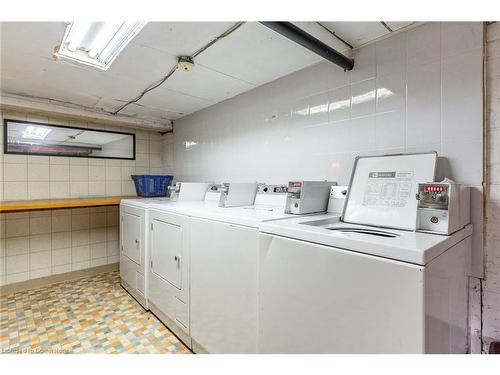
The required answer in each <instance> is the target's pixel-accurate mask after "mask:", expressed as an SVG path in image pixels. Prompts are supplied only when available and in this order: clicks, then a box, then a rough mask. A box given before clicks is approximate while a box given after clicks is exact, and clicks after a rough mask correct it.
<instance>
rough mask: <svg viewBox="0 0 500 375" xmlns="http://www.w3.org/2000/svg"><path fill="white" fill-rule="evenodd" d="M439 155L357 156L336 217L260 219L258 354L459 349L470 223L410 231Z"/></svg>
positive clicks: (463, 329) (461, 345)
mask: <svg viewBox="0 0 500 375" xmlns="http://www.w3.org/2000/svg"><path fill="white" fill-rule="evenodd" d="M436 158H437V154H435V153H426V154H409V155H386V156H372V157H359V158H357V160H356V162H355V166H354V168H353V173H352V177H351V183H350V186H349V189H348V193H347V194H348V196H347V199H346V203H345V206H344V210H343V214H342V220H343V221H340V220H339V217H338V216H330V215H324V216H315V217H300V218H296V219H290V220H281V221H276V222H268V223H263V224H262V225H261V228H260V229H261V234H260V263H259V293H260V294H259V341H258V345H259V346H258V347H259V352H261V353H465V352H466V350H467V305H468V304H467V289H468V288H467V277H466V255H467V254H468V253H469V252H470V247H471V234H472V227H471V225H466V226H465V227H464V228H463V229H461V230H459V231H457V232H455V233H454V234H452V235H450V236H444V235H437V234H427V233H419V232H415V228H416V212H417V200H416V199H415V195H416V193H417V190H418V189H417V187H418V183H419V182H421V181H433V180H434V171H435V163H436Z"/></svg>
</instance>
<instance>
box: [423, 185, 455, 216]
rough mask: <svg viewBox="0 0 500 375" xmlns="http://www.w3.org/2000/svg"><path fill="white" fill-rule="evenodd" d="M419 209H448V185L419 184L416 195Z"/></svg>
mask: <svg viewBox="0 0 500 375" xmlns="http://www.w3.org/2000/svg"><path fill="white" fill-rule="evenodd" d="M417 200H418V207H419V208H438V209H442V210H447V209H448V202H449V200H450V196H449V188H448V185H443V184H419V186H418V193H417Z"/></svg>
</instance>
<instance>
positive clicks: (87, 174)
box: [0, 111, 164, 200]
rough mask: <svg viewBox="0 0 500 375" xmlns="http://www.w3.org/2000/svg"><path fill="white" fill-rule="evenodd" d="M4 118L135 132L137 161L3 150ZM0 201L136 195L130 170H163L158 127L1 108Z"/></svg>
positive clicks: (133, 172) (140, 171)
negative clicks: (117, 124)
mask: <svg viewBox="0 0 500 375" xmlns="http://www.w3.org/2000/svg"><path fill="white" fill-rule="evenodd" d="M3 118H9V119H20V120H31V121H36V122H42V123H53V124H62V125H68V126H71V125H73V126H79V127H84V128H85V127H88V128H94V129H107V130H118V131H127V132H132V133H134V132H135V133H136V151H137V154H136V160H135V161H134V160H122V161H120V160H111V159H91V158H89V159H88V158H69V157H48V156H30V157H27V156H24V155H7V154H3V126H4V125H3ZM0 132H1V135H0V137H1V138H0V140H1V141H2V142H0V143H1V144H0V153H1V158H0V163H1V168H0V200H25V199H47V198H70V197H87V196H113V195H135V188H134V184H133V181H132V179H131V178H130V175H131V174H142V173H153V174H159V173H162V172H163V170H164V168H163V158H162V152H163V144H162V137H161V135H160V134H159V133H158V132H148V131H142V130H135V129H130V128H116V127H111V126H102V125H100V124H93V123H82V122H73V121H69V120H61V119H57V118H48V117H43V116H34V115H30V114H27V113H18V112H4V113H2V112H1V111H0Z"/></svg>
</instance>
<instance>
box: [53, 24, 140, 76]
mask: <svg viewBox="0 0 500 375" xmlns="http://www.w3.org/2000/svg"><path fill="white" fill-rule="evenodd" d="M145 24H146V22H122V21H118V22H116V21H114V22H83V21H75V22H71V23H70V24H68V26H67V27H66V32H65V33H64V37H63V40H62V42H61V46H60V48H59V50H58V51H57V53H56V56H57V58H61V59H63V60H68V61H70V62H77V63H80V64H85V65H89V66H93V67H95V68H98V69H101V70H107V69H108V68H109V66H110V65H111V64H112V63H113V61H114V60H115V59H116V57H117V56H118V55H119V54H120V52H121V51H122V50H123V49H124V48H125V47H126V46H127V44H128V43H129V42H130V41H131V40H132V39H133V38H134V37H135V36H136V35H137V34H138V33H139V32H140V31H141V30H142V28H143V27H144V25H145Z"/></svg>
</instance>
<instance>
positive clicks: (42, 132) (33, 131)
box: [23, 126, 52, 139]
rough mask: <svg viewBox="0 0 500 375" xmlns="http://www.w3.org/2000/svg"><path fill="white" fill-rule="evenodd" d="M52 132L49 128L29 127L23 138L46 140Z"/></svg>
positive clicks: (25, 130) (24, 131)
mask: <svg viewBox="0 0 500 375" xmlns="http://www.w3.org/2000/svg"><path fill="white" fill-rule="evenodd" d="M51 131H52V129H49V128H42V127H39V126H27V127H26V129H24V130H23V138H30V139H45V137H46V136H47V135H48V134H49V133H50V132H51Z"/></svg>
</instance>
